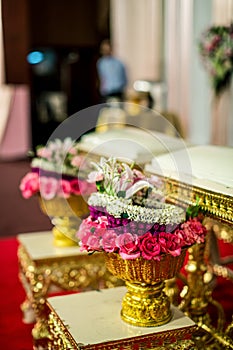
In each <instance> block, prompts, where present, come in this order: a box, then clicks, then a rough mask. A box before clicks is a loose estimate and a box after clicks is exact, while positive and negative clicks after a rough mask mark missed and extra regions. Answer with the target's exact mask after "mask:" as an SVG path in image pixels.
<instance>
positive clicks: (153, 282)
mask: <svg viewBox="0 0 233 350" xmlns="http://www.w3.org/2000/svg"><path fill="white" fill-rule="evenodd" d="M95 167H96V171H93V172H91V173H90V174H89V177H88V181H89V182H91V183H95V184H96V187H97V192H95V193H92V194H91V195H90V197H89V199H88V204H89V209H90V215H89V216H88V217H87V218H86V219H84V220H83V221H82V223H81V225H80V227H79V230H78V232H77V236H78V238H79V239H80V246H81V250H86V251H88V252H95V251H98V252H105V256H106V264H107V267H108V269H109V270H110V272H112V273H113V274H114V275H116V276H117V277H118V278H121V279H123V280H125V281H126V286H127V288H128V292H127V295H126V297H125V298H124V299H123V304H122V305H123V306H122V311H121V316H122V318H123V320H125V321H126V322H128V323H130V324H133V325H137V326H157V325H161V324H164V323H166V322H168V321H169V320H170V319H171V311H170V304H169V301H168V300H167V298H166V297H165V295H164V293H163V281H164V280H166V279H170V278H173V277H174V275H175V274H176V273H177V272H178V271H179V269H180V268H181V267H182V264H183V262H184V258H185V254H186V250H187V248H188V247H189V246H191V245H193V244H195V243H202V242H204V237H205V233H206V229H205V227H204V226H203V225H202V223H201V221H200V219H199V218H198V216H197V217H195V218H193V217H190V218H188V219H187V217H186V212H185V211H184V209H182V208H180V207H178V206H175V205H172V204H168V203H166V202H165V200H164V195H163V189H164V184H163V183H162V182H161V180H159V178H157V177H155V176H151V177H146V176H145V175H144V174H143V173H142V172H141V171H140V170H138V169H136V168H134V167H133V165H132V166H129V165H128V164H126V163H123V162H119V161H118V160H117V159H114V158H110V159H108V160H106V159H103V158H102V159H101V161H100V163H99V164H95ZM152 296H153V297H152ZM135 300H138V303H136V301H135Z"/></svg>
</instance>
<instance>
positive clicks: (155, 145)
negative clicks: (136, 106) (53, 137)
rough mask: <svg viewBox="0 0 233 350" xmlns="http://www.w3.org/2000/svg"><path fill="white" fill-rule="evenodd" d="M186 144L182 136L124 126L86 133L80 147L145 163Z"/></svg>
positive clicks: (97, 153) (106, 155)
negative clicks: (177, 136)
mask: <svg viewBox="0 0 233 350" xmlns="http://www.w3.org/2000/svg"><path fill="white" fill-rule="evenodd" d="M185 145H186V144H185V142H184V141H183V140H182V139H180V138H176V137H171V136H168V135H165V134H163V133H159V132H153V131H151V130H146V129H143V128H136V127H135V128H133V127H124V128H120V129H113V130H108V131H105V132H93V133H90V134H87V135H84V136H83V137H82V139H81V141H80V143H79V148H80V150H83V151H85V152H90V153H93V154H95V155H101V156H104V157H110V156H113V157H118V158H123V159H124V158H127V160H130V161H136V162H138V163H143V164H145V163H146V162H150V161H151V159H152V158H153V157H154V156H156V155H159V154H164V153H167V152H170V151H172V150H177V149H182V148H184V147H185Z"/></svg>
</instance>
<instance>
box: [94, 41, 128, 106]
mask: <svg viewBox="0 0 233 350" xmlns="http://www.w3.org/2000/svg"><path fill="white" fill-rule="evenodd" d="M100 54H101V57H100V58H99V59H98V61H97V64H96V67H97V73H98V78H99V92H100V95H101V99H102V102H106V101H107V100H108V99H109V98H117V99H118V100H123V99H124V93H125V88H126V86H127V74H126V67H125V65H124V63H123V62H122V61H121V60H119V59H118V58H116V57H114V56H113V54H112V48H111V44H110V41H109V40H108V39H105V40H103V41H102V42H101V44H100Z"/></svg>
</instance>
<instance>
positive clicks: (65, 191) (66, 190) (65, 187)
mask: <svg viewBox="0 0 233 350" xmlns="http://www.w3.org/2000/svg"><path fill="white" fill-rule="evenodd" d="M70 194H71V185H70V182H69V181H67V180H63V179H62V180H60V183H59V188H58V192H57V195H58V196H59V197H64V198H68V197H69V196H70Z"/></svg>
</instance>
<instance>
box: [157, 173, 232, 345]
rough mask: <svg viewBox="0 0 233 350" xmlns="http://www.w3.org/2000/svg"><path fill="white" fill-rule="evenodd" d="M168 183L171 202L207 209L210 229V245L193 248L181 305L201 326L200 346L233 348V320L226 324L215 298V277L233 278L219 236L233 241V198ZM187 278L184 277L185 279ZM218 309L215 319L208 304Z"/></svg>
mask: <svg viewBox="0 0 233 350" xmlns="http://www.w3.org/2000/svg"><path fill="white" fill-rule="evenodd" d="M163 179H164V180H165V182H166V192H167V193H166V197H167V200H168V202H170V203H173V204H176V205H181V206H184V207H187V206H188V205H193V204H195V203H196V200H197V198H198V199H199V205H200V207H201V209H202V210H204V211H205V215H206V217H205V225H206V227H207V229H208V235H207V241H206V244H204V245H202V246H196V247H193V248H191V249H189V259H188V264H187V267H186V269H187V280H186V281H185V283H186V286H185V287H184V289H183V291H182V293H181V297H182V301H181V304H180V308H181V309H182V310H183V311H184V312H185V313H187V314H188V315H189V316H190V317H191V319H193V320H194V321H195V322H196V323H197V324H198V326H199V330H198V332H196V333H195V341H196V344H197V345H198V348H200V349H211V350H212V349H219V350H220V349H221V350H222V349H233V331H232V329H233V321H232V323H231V324H230V325H228V327H227V328H225V329H224V327H225V313H224V310H223V308H222V306H221V304H220V303H219V302H217V301H216V300H213V298H212V292H213V289H214V283H213V282H214V280H215V276H222V277H224V278H228V279H232V277H233V273H232V270H230V269H229V268H228V267H227V266H226V265H227V263H229V262H231V261H232V259H231V258H225V259H221V257H220V255H219V252H218V247H217V239H223V240H224V241H226V242H229V243H232V242H233V228H232V224H233V198H232V196H228V195H225V194H221V193H220V194H219V193H216V192H214V191H211V190H206V189H203V188H200V187H196V186H192V185H189V184H185V183H182V182H179V181H177V180H173V179H170V178H163ZM182 279H183V280H184V276H183V278H182ZM209 306H212V307H214V308H215V310H216V314H215V317H214V319H215V321H217V325H213V321H214V320H211V317H210V315H209V313H208V307H209Z"/></svg>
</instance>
